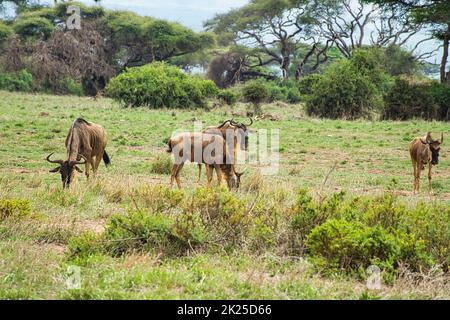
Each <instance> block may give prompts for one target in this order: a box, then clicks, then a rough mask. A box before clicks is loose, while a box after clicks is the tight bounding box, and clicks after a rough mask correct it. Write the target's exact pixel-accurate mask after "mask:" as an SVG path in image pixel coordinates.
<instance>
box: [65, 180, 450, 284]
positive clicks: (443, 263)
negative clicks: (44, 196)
mask: <svg viewBox="0 0 450 320" xmlns="http://www.w3.org/2000/svg"><path fill="white" fill-rule="evenodd" d="M262 192H263V191H262ZM131 198H132V199H133V209H132V210H129V211H128V213H125V214H115V215H113V216H111V217H110V218H109V220H108V222H107V224H106V228H105V231H104V232H103V233H102V234H100V235H95V234H92V233H91V234H83V235H81V236H79V237H74V238H72V239H71V240H70V241H69V257H70V258H71V259H78V258H79V259H81V261H83V259H85V258H87V257H89V256H96V255H98V254H107V255H110V256H113V257H115V256H121V255H125V254H130V253H133V252H135V251H144V252H155V253H161V254H163V256H166V257H171V256H181V255H185V254H187V253H189V252H192V250H195V251H199V252H202V251H208V252H217V251H220V252H222V251H226V252H233V250H251V252H253V253H255V254H259V253H267V252H274V253H276V254H280V255H289V256H303V257H308V259H309V261H310V262H312V263H313V264H314V265H315V266H316V267H318V268H319V269H321V270H324V271H326V272H332V273H334V272H343V273H346V274H352V275H354V274H359V275H361V276H362V275H363V273H364V271H365V270H366V268H367V267H368V266H370V265H372V264H373V265H376V266H378V267H379V268H380V269H381V270H382V271H383V274H384V275H385V276H386V280H392V277H393V276H395V275H396V272H397V267H398V266H399V265H403V266H406V267H407V268H408V269H409V270H411V271H416V272H421V271H428V270H431V269H432V268H434V267H435V266H438V267H440V268H442V270H447V268H448V265H449V263H450V208H448V207H446V206H444V205H442V206H441V205H436V204H431V205H430V204H424V203H419V204H418V205H417V206H415V207H411V206H407V205H406V204H404V203H403V202H401V201H399V200H398V199H397V197H395V196H394V195H392V194H390V193H387V194H385V195H383V196H379V197H369V196H367V197H349V198H347V197H346V196H345V193H343V192H340V193H336V194H334V195H332V196H329V197H325V198H321V199H320V200H315V199H314V198H313V197H312V196H311V195H310V194H309V192H308V191H307V190H300V191H299V192H298V194H297V198H296V201H295V203H294V204H293V205H292V207H291V208H290V209H288V210H286V206H284V205H282V203H285V204H288V203H291V199H290V198H289V197H287V194H283V193H280V194H278V193H277V194H273V193H272V194H270V195H269V194H264V195H263V196H261V197H257V198H256V199H255V197H254V196H253V195H251V196H248V195H243V194H240V195H239V194H236V193H234V192H229V191H228V190H226V189H225V188H217V189H211V188H209V189H206V188H197V189H196V190H195V191H194V192H193V193H191V192H189V193H186V192H184V191H180V190H174V189H170V188H169V187H167V186H162V185H158V186H151V185H146V186H141V187H139V188H137V189H135V190H133V191H132V192H131Z"/></svg>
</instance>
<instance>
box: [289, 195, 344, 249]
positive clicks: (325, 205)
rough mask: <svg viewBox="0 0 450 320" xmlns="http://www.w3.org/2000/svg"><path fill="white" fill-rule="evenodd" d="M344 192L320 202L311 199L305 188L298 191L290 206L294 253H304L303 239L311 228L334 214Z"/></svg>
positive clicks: (304, 239)
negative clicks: (294, 200)
mask: <svg viewBox="0 0 450 320" xmlns="http://www.w3.org/2000/svg"><path fill="white" fill-rule="evenodd" d="M344 195H345V193H343V192H340V193H336V194H334V195H332V196H331V197H330V198H329V199H325V200H324V201H323V202H322V203H320V204H319V203H317V202H316V201H314V200H313V198H312V197H311V195H310V194H309V193H308V191H307V190H306V189H301V190H299V191H298V196H297V199H296V203H295V205H294V206H293V207H292V209H291V210H292V218H291V222H290V227H291V230H292V236H291V241H292V243H291V247H292V250H293V252H294V254H304V253H305V251H306V246H305V241H306V237H307V235H308V234H309V233H310V232H311V230H312V229H314V228H315V227H317V226H319V225H321V224H322V223H324V222H325V221H326V220H327V219H329V218H331V217H334V216H336V210H337V208H339V207H340V206H341V203H342V201H343V199H344Z"/></svg>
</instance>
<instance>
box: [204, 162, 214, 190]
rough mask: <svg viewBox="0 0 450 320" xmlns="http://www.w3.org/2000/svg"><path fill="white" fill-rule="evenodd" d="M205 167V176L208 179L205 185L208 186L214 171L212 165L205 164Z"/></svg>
mask: <svg viewBox="0 0 450 320" xmlns="http://www.w3.org/2000/svg"><path fill="white" fill-rule="evenodd" d="M205 167H206V176H207V177H208V181H207V183H206V187H207V188H209V187H210V186H211V181H212V179H213V173H214V171H213V167H212V166H210V165H208V164H207V165H205Z"/></svg>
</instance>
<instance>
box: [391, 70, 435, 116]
mask: <svg viewBox="0 0 450 320" xmlns="http://www.w3.org/2000/svg"><path fill="white" fill-rule="evenodd" d="M384 102H385V106H384V109H383V113H382V118H383V119H392V120H408V119H412V118H423V119H426V120H433V119H438V118H439V105H438V104H437V102H436V101H435V99H434V96H433V94H432V92H431V84H430V82H429V81H422V80H419V79H416V78H405V77H398V78H396V79H395V82H394V85H393V86H392V87H391V88H390V89H389V90H388V91H387V92H386V94H385V97H384Z"/></svg>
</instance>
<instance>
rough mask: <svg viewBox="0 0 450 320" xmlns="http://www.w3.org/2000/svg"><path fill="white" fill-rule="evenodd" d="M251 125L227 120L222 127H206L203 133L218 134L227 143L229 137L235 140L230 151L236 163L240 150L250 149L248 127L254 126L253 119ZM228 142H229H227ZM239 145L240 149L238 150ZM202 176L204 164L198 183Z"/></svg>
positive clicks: (200, 168)
mask: <svg viewBox="0 0 450 320" xmlns="http://www.w3.org/2000/svg"><path fill="white" fill-rule="evenodd" d="M249 119H250V123H249V124H244V123H238V122H236V121H234V119H230V120H226V121H224V122H223V123H222V124H221V125H220V126H218V127H216V126H210V127H206V128H205V129H203V130H202V132H203V133H208V134H217V135H221V136H222V137H223V138H224V139H225V140H226V141H227V135H229V136H230V137H231V136H232V138H233V144H232V145H229V148H228V150H230V149H232V152H233V160H232V161H233V162H234V163H236V161H237V152H238V150H239V149H240V150H247V149H248V134H249V130H248V127H250V126H251V125H252V124H253V119H252V118H250V117H249ZM227 142H228V141H227ZM238 144H239V148H238ZM201 174H202V164H201V163H199V164H198V180H197V182H200V178H201Z"/></svg>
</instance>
